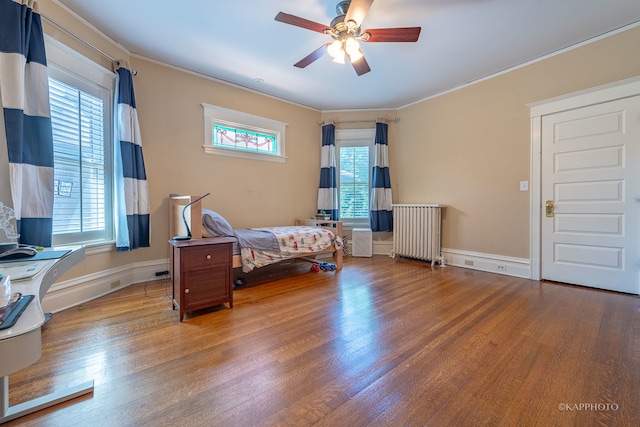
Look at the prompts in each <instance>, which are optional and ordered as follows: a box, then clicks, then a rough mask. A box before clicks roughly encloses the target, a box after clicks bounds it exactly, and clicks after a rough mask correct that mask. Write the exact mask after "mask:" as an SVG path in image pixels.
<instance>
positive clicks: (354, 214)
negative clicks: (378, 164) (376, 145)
mask: <svg viewBox="0 0 640 427" xmlns="http://www.w3.org/2000/svg"><path fill="white" fill-rule="evenodd" d="M374 137H375V130H374V129H353V130H351V129H350V130H337V131H336V149H337V152H338V155H337V157H338V158H337V162H338V170H339V171H340V173H339V174H338V191H339V196H338V197H339V200H338V204H339V214H340V220H342V221H343V222H344V223H345V224H346V225H353V226H358V225H366V224H369V209H370V208H369V194H370V193H371V168H372V163H373V140H374Z"/></svg>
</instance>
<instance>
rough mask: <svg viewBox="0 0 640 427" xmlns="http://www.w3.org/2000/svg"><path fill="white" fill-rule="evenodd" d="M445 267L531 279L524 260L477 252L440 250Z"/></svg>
mask: <svg viewBox="0 0 640 427" xmlns="http://www.w3.org/2000/svg"><path fill="white" fill-rule="evenodd" d="M442 253H443V255H444V261H445V264H446V265H451V266H454V267H462V268H469V269H472V270H481V271H488V272H490V273H498V274H504V275H507V276H514V277H522V278H525V279H529V278H531V263H530V261H529V260H528V259H525V258H513V257H506V256H501V255H492V254H484V253H479V252H469V251H460V250H457V249H445V248H443V249H442Z"/></svg>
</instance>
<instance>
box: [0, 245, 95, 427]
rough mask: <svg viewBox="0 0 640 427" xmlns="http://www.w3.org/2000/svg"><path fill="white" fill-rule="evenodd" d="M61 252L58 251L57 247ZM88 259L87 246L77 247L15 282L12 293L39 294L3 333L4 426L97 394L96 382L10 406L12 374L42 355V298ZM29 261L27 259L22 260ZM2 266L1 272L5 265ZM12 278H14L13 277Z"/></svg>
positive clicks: (0, 332)
mask: <svg viewBox="0 0 640 427" xmlns="http://www.w3.org/2000/svg"><path fill="white" fill-rule="evenodd" d="M56 249H58V248H56ZM83 259H84V247H77V248H73V249H72V250H71V252H70V253H68V254H66V255H65V256H63V257H62V258H57V259H52V260H43V261H34V262H38V263H46V264H44V266H43V268H42V269H41V270H40V271H39V272H38V273H37V274H36V275H35V276H34V277H32V278H31V279H29V280H19V281H13V280H12V281H11V290H12V292H21V293H22V295H35V296H36V298H33V300H32V301H31V302H30V303H29V305H28V306H27V307H26V309H25V310H24V312H22V315H21V316H20V318H18V321H17V322H16V323H15V325H13V326H12V327H11V328H8V329H4V330H0V376H1V377H2V379H1V384H0V400H1V402H0V406H1V407H0V410H1V412H0V424H1V423H4V422H7V421H10V420H13V419H16V418H18V417H21V416H23V415H27V414H30V413H32V412H35V411H39V410H40V409H44V408H47V407H49V406H52V405H55V404H58V403H60V402H64V401H67V400H70V399H73V398H75V397H78V396H81V395H83V394H87V393H91V392H92V391H93V381H89V382H86V383H84V384H81V385H79V386H76V387H72V388H69V389H67V390H63V391H61V392H58V391H56V392H53V393H51V394H48V395H46V396H43V397H39V398H37V399H33V400H30V401H28V402H24V403H21V404H19V405H15V406H12V407H10V406H9V377H8V375H9V374H12V373H14V372H16V371H19V370H20V369H24V368H26V367H27V366H29V365H31V364H33V363H34V362H36V361H37V360H38V359H39V358H40V355H41V350H42V339H41V336H40V329H41V327H42V325H43V324H44V321H45V316H44V312H43V311H42V306H41V304H40V303H41V302H42V298H44V295H45V294H46V293H47V291H48V290H49V288H50V287H51V285H53V283H54V282H55V281H56V280H57V279H58V278H59V277H60V276H61V275H62V274H63V273H64V272H65V271H67V270H69V269H70V268H71V267H73V266H74V265H76V264H77V263H79V262H80V261H82V260H83ZM20 262H25V260H20ZM8 265H10V264H0V272H2V267H3V266H8ZM9 278H11V276H9Z"/></svg>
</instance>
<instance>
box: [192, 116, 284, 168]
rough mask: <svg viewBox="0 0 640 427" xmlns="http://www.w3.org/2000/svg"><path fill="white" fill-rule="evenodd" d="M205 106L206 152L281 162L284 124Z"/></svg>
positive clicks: (282, 158)
mask: <svg viewBox="0 0 640 427" xmlns="http://www.w3.org/2000/svg"><path fill="white" fill-rule="evenodd" d="M202 107H203V108H204V135H205V142H204V150H205V152H206V153H208V154H215V155H219V156H231V157H240V158H245V159H254V160H264V161H271V162H284V161H285V159H286V156H285V152H284V139H285V138H284V137H285V128H286V126H287V124H286V123H282V122H278V121H276V120H271V119H266V118H264V117H259V116H254V115H252V114H247V113H242V112H239V111H234V110H229V109H227V108H222V107H217V106H215V105H209V104H202Z"/></svg>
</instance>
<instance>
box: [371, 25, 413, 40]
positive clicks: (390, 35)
mask: <svg viewBox="0 0 640 427" xmlns="http://www.w3.org/2000/svg"><path fill="white" fill-rule="evenodd" d="M420 30H421V27H407V28H377V29H373V30H365V31H363V34H364V33H369V35H370V36H371V37H369V39H368V40H364V39H363V41H366V42H367V43H371V42H415V41H418V37H420Z"/></svg>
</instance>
